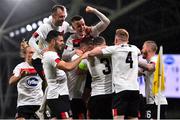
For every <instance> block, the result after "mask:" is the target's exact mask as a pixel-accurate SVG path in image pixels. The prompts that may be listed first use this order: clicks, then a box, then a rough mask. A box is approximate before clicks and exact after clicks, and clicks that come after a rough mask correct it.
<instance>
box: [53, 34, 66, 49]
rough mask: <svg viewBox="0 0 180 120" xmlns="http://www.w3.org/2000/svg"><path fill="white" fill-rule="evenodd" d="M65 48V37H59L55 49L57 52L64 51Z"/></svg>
mask: <svg viewBox="0 0 180 120" xmlns="http://www.w3.org/2000/svg"><path fill="white" fill-rule="evenodd" d="M63 46H64V39H63V36H58V37H57V39H56V41H55V46H54V48H55V49H56V50H62V49H63Z"/></svg>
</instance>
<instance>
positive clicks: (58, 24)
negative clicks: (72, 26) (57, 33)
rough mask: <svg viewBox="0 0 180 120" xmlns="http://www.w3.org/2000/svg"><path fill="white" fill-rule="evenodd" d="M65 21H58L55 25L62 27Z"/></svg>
mask: <svg viewBox="0 0 180 120" xmlns="http://www.w3.org/2000/svg"><path fill="white" fill-rule="evenodd" d="M63 22H64V21H63V20H59V21H57V22H56V23H55V25H56V26H62V23H63Z"/></svg>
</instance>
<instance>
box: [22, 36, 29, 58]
mask: <svg viewBox="0 0 180 120" xmlns="http://www.w3.org/2000/svg"><path fill="white" fill-rule="evenodd" d="M28 47H30V46H29V45H28V43H27V41H26V40H25V39H23V40H22V41H21V43H20V56H21V57H22V58H25V54H26V49H27V48H28Z"/></svg>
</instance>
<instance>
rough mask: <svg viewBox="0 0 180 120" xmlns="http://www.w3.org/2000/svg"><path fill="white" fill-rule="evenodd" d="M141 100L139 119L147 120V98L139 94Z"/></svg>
mask: <svg viewBox="0 0 180 120" xmlns="http://www.w3.org/2000/svg"><path fill="white" fill-rule="evenodd" d="M139 98H140V103H139V114H138V118H139V119H145V118H146V117H145V113H146V98H145V97H143V95H142V94H139Z"/></svg>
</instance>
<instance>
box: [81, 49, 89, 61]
mask: <svg viewBox="0 0 180 120" xmlns="http://www.w3.org/2000/svg"><path fill="white" fill-rule="evenodd" d="M88 54H89V51H87V52H85V53H84V54H83V55H82V56H81V58H82V59H86V58H88Z"/></svg>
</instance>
